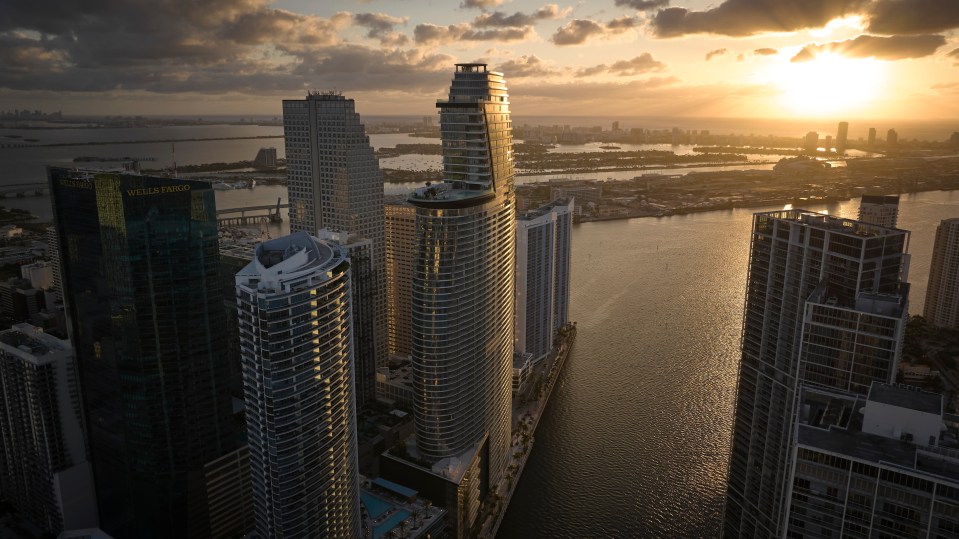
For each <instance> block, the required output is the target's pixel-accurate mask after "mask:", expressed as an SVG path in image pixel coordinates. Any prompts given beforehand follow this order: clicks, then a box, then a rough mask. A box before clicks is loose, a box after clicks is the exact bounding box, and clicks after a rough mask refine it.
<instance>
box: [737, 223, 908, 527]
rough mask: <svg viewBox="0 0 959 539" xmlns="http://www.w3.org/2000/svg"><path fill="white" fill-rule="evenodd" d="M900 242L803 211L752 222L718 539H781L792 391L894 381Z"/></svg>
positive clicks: (896, 236)
mask: <svg viewBox="0 0 959 539" xmlns="http://www.w3.org/2000/svg"><path fill="white" fill-rule="evenodd" d="M908 238H909V233H908V232H907V231H904V230H897V229H891V228H884V227H879V226H876V225H870V224H866V223H861V222H858V221H853V220H850V219H841V218H838V217H832V216H829V215H824V214H817V213H812V212H807V211H804V210H789V211H778V212H766V213H757V214H755V215H754V216H753V229H752V241H751V248H750V258H749V260H750V267H749V275H748V278H747V286H746V289H747V296H746V304H745V313H744V323H743V336H742V360H741V362H740V366H739V381H738V385H737V394H736V408H735V410H736V411H735V417H734V420H733V424H734V425H733V436H732V447H731V451H730V458H729V473H728V475H727V488H726V504H725V508H724V511H723V532H722V535H723V536H724V537H750V538H757V539H758V538H767V537H781V536H783V535H784V529H785V527H786V524H787V521H786V507H787V503H786V499H787V493H788V490H789V487H790V485H789V482H788V477H789V469H790V459H789V453H790V450H791V444H792V440H793V433H794V428H793V425H794V421H795V418H796V417H797V409H796V399H797V395H798V391H799V389H800V386H801V384H802V383H804V382H805V383H809V384H816V385H819V386H821V387H828V388H830V389H832V390H842V391H854V392H863V391H865V389H864V388H867V387H869V385H870V384H871V382H872V381H879V382H888V381H890V380H891V379H892V377H893V376H894V375H895V371H896V367H897V366H898V362H899V356H900V347H899V338H900V336H901V326H902V322H903V320H904V317H905V305H906V304H905V301H906V298H907V297H908V296H907V295H908V284H906V283H904V282H902V280H901V279H902V278H903V277H904V275H903V272H904V265H905V263H906V260H907V255H905V248H906V245H907V244H908ZM874 332H875V333H874Z"/></svg>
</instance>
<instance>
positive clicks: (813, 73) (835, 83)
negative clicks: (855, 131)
mask: <svg viewBox="0 0 959 539" xmlns="http://www.w3.org/2000/svg"><path fill="white" fill-rule="evenodd" d="M768 80H769V81H770V82H771V83H773V84H775V85H776V86H778V87H779V89H780V93H781V95H780V104H781V105H782V106H783V107H785V108H787V109H790V110H792V111H793V113H794V114H797V115H804V116H835V115H837V114H838V115H844V116H850V115H853V114H856V113H862V112H869V110H870V109H871V107H872V106H873V105H874V104H875V101H876V99H877V98H878V97H881V96H882V92H883V91H884V89H885V88H884V83H885V63H884V62H881V61H879V60H876V59H873V58H846V57H844V56H841V55H839V54H834V53H822V54H819V55H817V56H816V57H815V58H813V59H812V60H809V61H805V62H788V61H786V62H784V63H782V64H778V65H777V66H775V67H774V68H772V70H771V72H770V73H769V74H768Z"/></svg>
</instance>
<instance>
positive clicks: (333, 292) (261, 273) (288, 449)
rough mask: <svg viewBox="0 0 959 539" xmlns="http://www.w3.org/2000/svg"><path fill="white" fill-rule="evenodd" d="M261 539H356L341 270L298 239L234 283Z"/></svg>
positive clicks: (328, 255)
mask: <svg viewBox="0 0 959 539" xmlns="http://www.w3.org/2000/svg"><path fill="white" fill-rule="evenodd" d="M236 294H237V310H238V316H239V324H240V347H241V351H242V358H243V382H244V387H245V399H246V422H247V435H248V437H249V444H250V468H251V477H252V483H253V499H254V507H255V513H256V531H257V533H258V534H259V536H260V537H359V536H360V524H361V522H360V498H359V476H358V465H357V446H356V405H355V396H354V375H353V344H352V339H353V335H352V328H351V324H350V311H351V309H350V303H351V297H350V296H351V290H350V264H349V260H348V259H347V255H346V251H345V250H343V249H341V248H340V247H339V246H338V245H336V244H334V243H327V242H323V241H320V240H317V239H316V238H314V237H312V236H310V235H309V234H307V233H305V232H297V233H295V234H293V235H290V236H286V237H284V238H279V239H275V240H272V241H267V242H264V243H261V244H260V245H259V246H258V247H257V249H256V255H255V257H254V259H253V261H252V262H251V263H250V264H249V265H248V266H247V267H246V268H244V269H243V270H241V271H240V272H239V273H238V274H237V275H236Z"/></svg>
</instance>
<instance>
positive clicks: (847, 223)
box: [756, 209, 909, 236]
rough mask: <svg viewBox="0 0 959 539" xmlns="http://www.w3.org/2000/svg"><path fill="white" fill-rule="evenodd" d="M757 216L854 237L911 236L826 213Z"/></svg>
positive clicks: (780, 212) (762, 214) (766, 214)
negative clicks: (793, 222) (797, 223)
mask: <svg viewBox="0 0 959 539" xmlns="http://www.w3.org/2000/svg"><path fill="white" fill-rule="evenodd" d="M756 216H757V217H758V216H766V217H769V218H772V219H780V220H783V221H795V222H799V223H803V224H806V225H809V226H811V227H814V228H818V229H822V230H829V231H831V232H839V233H843V234H849V235H854V236H901V235H905V236H908V235H909V232H908V231H906V230H899V229H896V228H887V227H884V226H879V225H873V224H869V223H863V222H862V221H856V220H855V219H846V218H843V217H836V216H833V215H827V214H825V213H816V212H812V211H808V210H802V209H794V210H777V211H770V212H760V213H757V214H756Z"/></svg>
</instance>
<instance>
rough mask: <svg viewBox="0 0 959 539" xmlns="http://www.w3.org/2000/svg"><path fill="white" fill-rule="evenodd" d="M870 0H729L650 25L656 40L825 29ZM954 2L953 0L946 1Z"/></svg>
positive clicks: (659, 16)
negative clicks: (690, 36)
mask: <svg viewBox="0 0 959 539" xmlns="http://www.w3.org/2000/svg"><path fill="white" fill-rule="evenodd" d="M869 1H870V0H725V1H724V2H723V3H721V4H719V5H718V6H716V7H714V8H712V9H707V10H705V11H690V10H688V9H686V8H681V7H671V8H666V9H663V10H660V11H658V12H656V14H655V15H654V16H653V18H652V19H651V20H650V22H649V25H650V28H651V30H652V32H653V34H654V35H655V36H656V37H661V38H667V37H679V36H684V35H688V34H720V35H725V36H732V37H742V36H750V35H753V34H759V33H762V32H792V31H796V30H802V29H805V28H819V27H822V26H825V24H826V23H828V22H829V21H831V20H832V19H835V18H838V17H842V16H844V15H846V14H852V13H857V12H858V11H859V10H860V9H861V8H862V7H863V6H865V5H866V4H868V2H869ZM944 1H951V0H944Z"/></svg>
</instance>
